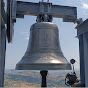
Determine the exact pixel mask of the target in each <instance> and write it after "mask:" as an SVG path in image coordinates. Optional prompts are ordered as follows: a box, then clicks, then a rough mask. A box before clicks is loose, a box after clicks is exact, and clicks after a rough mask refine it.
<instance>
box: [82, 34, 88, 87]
mask: <svg viewBox="0 0 88 88" xmlns="http://www.w3.org/2000/svg"><path fill="white" fill-rule="evenodd" d="M83 35H84V36H83V39H84V60H85V86H86V87H88V32H86V33H84V34H83ZM83 73H84V72H83Z"/></svg>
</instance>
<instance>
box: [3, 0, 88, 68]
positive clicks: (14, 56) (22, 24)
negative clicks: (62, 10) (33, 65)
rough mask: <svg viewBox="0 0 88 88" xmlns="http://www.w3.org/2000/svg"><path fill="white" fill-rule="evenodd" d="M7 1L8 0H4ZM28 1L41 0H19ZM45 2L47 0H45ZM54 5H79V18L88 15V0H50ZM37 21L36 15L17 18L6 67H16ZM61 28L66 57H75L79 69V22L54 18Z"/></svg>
mask: <svg viewBox="0 0 88 88" xmlns="http://www.w3.org/2000/svg"><path fill="white" fill-rule="evenodd" d="M4 1H5V3H6V0H4ZM19 1H28V2H39V1H41V0H19ZM44 1H45V2H46V1H47V0H44ZM50 2H51V3H53V4H54V5H64V6H74V7H77V18H83V20H86V19H87V17H88V0H50ZM34 23H36V16H25V17H24V19H16V23H15V25H14V36H13V42H12V43H11V44H8V42H7V48H6V64H5V68H6V69H15V66H16V64H17V63H18V62H19V61H20V60H21V59H22V57H23V56H24V54H25V52H26V49H27V45H28V39H29V36H30V27H31V25H32V24H34ZM53 23H55V24H56V25H57V26H58V28H59V36H60V38H59V39H60V45H61V49H62V52H63V54H64V56H65V57H66V59H67V60H68V61H70V59H72V58H73V59H75V60H76V61H77V62H76V63H75V69H79V64H80V61H79V40H78V39H77V38H76V36H77V29H75V27H76V26H77V24H74V23H69V22H63V20H62V18H53Z"/></svg>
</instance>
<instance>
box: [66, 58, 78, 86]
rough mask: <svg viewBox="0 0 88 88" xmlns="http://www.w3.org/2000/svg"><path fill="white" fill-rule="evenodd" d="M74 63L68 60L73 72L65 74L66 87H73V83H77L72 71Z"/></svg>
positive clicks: (74, 73)
mask: <svg viewBox="0 0 88 88" xmlns="http://www.w3.org/2000/svg"><path fill="white" fill-rule="evenodd" d="M75 62H76V61H75V60H74V59H71V60H70V63H71V64H72V68H73V69H72V70H73V72H72V73H67V74H66V78H65V84H66V85H67V86H73V85H74V84H75V83H78V82H79V80H78V77H77V76H76V72H75V70H74V63H75Z"/></svg>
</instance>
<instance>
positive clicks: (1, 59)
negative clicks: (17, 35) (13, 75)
mask: <svg viewBox="0 0 88 88" xmlns="http://www.w3.org/2000/svg"><path fill="white" fill-rule="evenodd" d="M5 52H6V29H5V27H1V33H0V87H3V86H4V69H5Z"/></svg>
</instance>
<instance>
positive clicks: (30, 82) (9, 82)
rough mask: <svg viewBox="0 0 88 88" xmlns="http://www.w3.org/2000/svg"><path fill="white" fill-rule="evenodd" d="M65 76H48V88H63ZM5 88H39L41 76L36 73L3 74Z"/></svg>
mask: <svg viewBox="0 0 88 88" xmlns="http://www.w3.org/2000/svg"><path fill="white" fill-rule="evenodd" d="M64 79H65V74H64V73H62V74H61V75H57V74H49V75H48V77H47V86H48V87H65V86H66V85H65V83H64ZM4 85H5V87H40V86H41V76H40V74H39V73H38V72H18V73H15V72H13V73H6V74H5V83H4Z"/></svg>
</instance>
